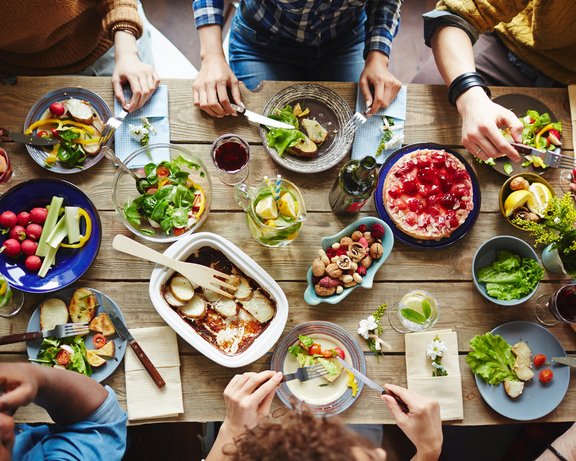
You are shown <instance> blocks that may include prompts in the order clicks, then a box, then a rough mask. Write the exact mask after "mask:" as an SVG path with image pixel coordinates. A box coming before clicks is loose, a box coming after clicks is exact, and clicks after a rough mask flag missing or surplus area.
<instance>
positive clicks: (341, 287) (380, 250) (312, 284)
mask: <svg viewBox="0 0 576 461" xmlns="http://www.w3.org/2000/svg"><path fill="white" fill-rule="evenodd" d="M393 246H394V235H393V234H392V230H391V229H390V227H389V226H388V224H386V223H385V222H384V221H382V220H381V219H378V218H373V217H365V218H362V219H359V220H358V221H356V222H354V223H352V224H350V225H349V226H347V227H346V228H344V229H343V230H342V231H340V232H338V233H337V234H335V235H331V236H329V237H324V238H323V239H322V243H321V248H320V249H319V250H318V254H317V255H316V257H315V258H314V260H313V261H312V266H311V267H310V269H309V270H308V275H307V280H308V287H307V288H306V291H305V292H304V301H306V302H307V303H308V304H310V305H312V306H315V305H317V304H320V303H328V304H337V303H339V302H340V301H342V300H343V299H344V298H345V297H346V296H348V295H349V294H350V293H351V292H352V291H353V290H354V289H356V288H357V287H359V286H360V287H362V288H372V284H373V282H374V277H375V275H376V272H377V271H378V269H379V268H380V267H381V266H382V264H384V261H386V259H387V258H388V256H389V255H390V253H391V251H392V247H393Z"/></svg>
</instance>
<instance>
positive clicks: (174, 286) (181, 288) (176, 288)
mask: <svg viewBox="0 0 576 461" xmlns="http://www.w3.org/2000/svg"><path fill="white" fill-rule="evenodd" d="M170 291H171V292H172V294H173V295H174V296H175V297H176V298H177V299H179V300H180V301H184V302H188V301H190V300H191V299H192V298H193V297H194V286H193V285H192V282H190V280H188V279H187V278H186V277H184V276H183V275H176V276H175V277H172V280H170Z"/></svg>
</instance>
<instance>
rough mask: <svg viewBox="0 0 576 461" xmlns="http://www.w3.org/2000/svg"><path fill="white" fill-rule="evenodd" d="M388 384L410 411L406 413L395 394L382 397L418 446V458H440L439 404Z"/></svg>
mask: <svg viewBox="0 0 576 461" xmlns="http://www.w3.org/2000/svg"><path fill="white" fill-rule="evenodd" d="M385 387H386V390H388V391H391V392H393V393H394V394H396V395H397V396H398V397H400V398H401V399H402V400H403V401H404V402H405V403H406V405H408V409H409V412H408V413H404V412H403V411H402V409H401V408H400V406H399V405H398V403H397V402H396V400H395V399H394V398H393V397H392V396H390V395H383V396H382V400H384V403H385V404H386V406H387V407H388V410H389V411H390V413H392V416H393V417H394V419H395V420H396V424H398V427H399V428H400V429H402V431H403V432H404V433H405V434H406V436H407V437H408V438H409V439H410V440H411V441H412V443H413V444H414V445H415V446H416V450H417V454H416V459H421V460H436V459H438V456H439V455H440V451H441V449H442V422H441V420H440V405H439V403H438V402H437V401H435V400H431V399H428V398H426V397H424V396H421V395H420V394H417V393H415V392H412V391H409V390H408V389H405V388H403V387H400V386H395V385H393V384H386V386H385Z"/></svg>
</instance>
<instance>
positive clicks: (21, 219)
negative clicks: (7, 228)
mask: <svg viewBox="0 0 576 461" xmlns="http://www.w3.org/2000/svg"><path fill="white" fill-rule="evenodd" d="M16 219H17V221H18V224H19V225H20V226H27V225H28V224H29V223H30V213H28V212H27V211H21V212H20V213H18V216H16Z"/></svg>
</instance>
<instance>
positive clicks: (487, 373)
mask: <svg viewBox="0 0 576 461" xmlns="http://www.w3.org/2000/svg"><path fill="white" fill-rule="evenodd" d="M470 348H471V349H472V351H470V352H469V353H468V355H467V356H466V363H467V364H468V365H469V366H470V369H471V370H472V372H473V373H474V374H477V375H478V376H480V377H481V378H482V379H483V380H484V381H486V382H487V383H488V384H492V385H498V384H500V383H501V382H502V381H504V380H506V379H509V380H512V381H516V380H517V379H518V378H517V376H516V374H515V373H514V371H513V368H512V367H513V366H514V362H515V360H516V358H515V357H514V354H512V347H511V346H510V344H508V343H507V342H506V340H505V339H504V338H502V336H499V335H493V334H492V333H486V334H483V335H476V336H474V337H473V338H472V339H471V340H470Z"/></svg>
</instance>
